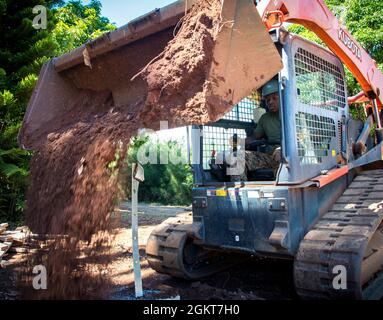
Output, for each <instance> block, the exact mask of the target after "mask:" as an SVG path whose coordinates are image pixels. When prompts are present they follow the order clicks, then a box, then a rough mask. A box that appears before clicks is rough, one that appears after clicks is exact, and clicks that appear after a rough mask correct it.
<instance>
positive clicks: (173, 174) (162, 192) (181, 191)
mask: <svg viewBox="0 0 383 320" xmlns="http://www.w3.org/2000/svg"><path fill="white" fill-rule="evenodd" d="M144 145H145V146H146V148H145V150H154V152H155V154H156V159H157V161H158V159H160V149H161V150H168V151H169V153H170V152H181V153H183V159H186V155H185V151H186V150H185V149H184V148H181V146H180V144H179V143H177V142H176V141H168V142H159V143H157V141H155V140H151V139H150V138H149V136H143V137H135V138H134V139H133V142H132V144H131V146H130V148H129V151H128V158H127V161H128V164H129V166H128V168H127V174H126V176H127V180H128V182H129V183H128V187H127V190H126V194H127V197H128V198H130V180H131V165H130V164H131V163H133V162H137V152H138V149H139V148H140V147H142V146H144ZM158 162H159V161H158ZM144 170H145V181H144V182H143V184H142V188H141V189H140V192H139V200H140V201H144V202H148V203H161V204H166V205H190V203H191V189H192V185H193V174H192V171H191V168H190V166H189V165H188V164H182V163H180V164H172V163H171V161H169V164H159V163H158V164H145V165H144Z"/></svg>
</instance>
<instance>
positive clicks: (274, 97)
mask: <svg viewBox="0 0 383 320" xmlns="http://www.w3.org/2000/svg"><path fill="white" fill-rule="evenodd" d="M265 100H266V104H267V106H268V108H269V111H270V112H278V111H279V94H278V92H275V93H272V94H269V95H267V96H266V97H265Z"/></svg>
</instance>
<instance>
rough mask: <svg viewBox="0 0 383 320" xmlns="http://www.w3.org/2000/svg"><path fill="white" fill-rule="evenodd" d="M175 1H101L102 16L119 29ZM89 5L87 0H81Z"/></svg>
mask: <svg viewBox="0 0 383 320" xmlns="http://www.w3.org/2000/svg"><path fill="white" fill-rule="evenodd" d="M174 1H175V0H101V3H102V15H103V16H105V17H107V18H109V20H110V21H111V22H114V23H116V25H117V27H121V26H123V25H124V24H126V23H128V22H129V21H130V20H132V19H134V18H137V17H139V16H141V15H143V14H145V13H148V12H150V11H152V10H154V9H156V8H162V7H164V6H166V5H168V4H170V3H172V2H174ZM83 3H84V4H86V3H89V0H83Z"/></svg>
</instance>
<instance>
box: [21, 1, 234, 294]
mask: <svg viewBox="0 0 383 320" xmlns="http://www.w3.org/2000/svg"><path fill="white" fill-rule="evenodd" d="M220 8H221V7H220V1H219V0H214V1H210V2H208V1H205V0H201V1H199V2H198V3H197V4H196V5H195V7H193V9H192V10H191V12H190V13H189V14H188V15H187V16H185V17H184V19H183V24H182V27H181V30H180V31H179V33H178V34H177V36H176V37H175V39H173V40H172V41H170V42H169V44H168V46H167V47H166V48H165V50H164V52H163V54H162V55H161V57H159V60H157V61H156V62H154V63H153V64H152V65H150V66H149V67H148V68H147V69H146V71H145V72H143V73H142V75H140V76H141V77H142V79H143V80H144V81H146V82H147V86H148V94H147V97H146V100H145V101H144V102H140V101H142V97H141V96H140V97H138V96H137V97H136V102H132V104H131V105H129V106H124V107H123V108H121V107H120V108H115V106H114V105H113V100H112V99H103V100H102V101H100V103H101V104H102V107H98V106H93V108H92V110H105V107H106V108H107V109H109V112H106V113H99V114H97V115H95V116H93V117H90V118H87V119H83V121H81V122H78V123H76V124H74V125H72V126H71V127H69V128H66V129H65V131H63V130H61V131H57V132H55V133H51V134H50V135H49V136H48V138H47V141H46V143H45V144H44V145H42V146H41V148H40V149H39V150H38V152H36V154H35V155H34V157H33V159H32V162H31V178H30V187H29V191H28V196H27V211H26V219H27V224H28V225H29V227H30V228H31V230H32V231H33V232H35V233H38V234H42V235H54V237H50V238H49V241H45V242H43V244H42V245H41V249H42V250H39V251H38V254H36V255H34V256H32V257H29V259H28V263H27V264H26V266H25V272H24V273H23V275H24V276H23V277H21V284H22V285H23V286H24V288H25V290H24V297H28V298H33V299H34V298H45V299H60V298H66V299H76V298H103V297H104V296H105V294H107V292H108V290H107V288H108V287H109V285H110V279H108V277H107V276H104V274H103V270H104V268H105V266H106V265H107V262H108V261H107V259H105V257H107V256H108V252H109V251H110V241H111V239H110V237H111V233H110V232H109V233H107V232H105V231H108V230H110V229H111V228H112V226H113V225H112V221H114V222H116V221H118V219H111V212H112V210H113V208H114V207H115V205H116V201H117V200H118V198H119V197H120V196H121V190H123V189H124V188H123V183H122V181H123V180H124V179H123V175H122V172H123V168H124V165H125V164H126V161H125V155H126V151H127V148H128V145H129V143H130V139H131V137H132V136H134V135H136V133H137V130H138V129H139V128H142V127H147V128H152V129H158V128H159V120H168V121H169V124H170V127H174V126H180V125H185V124H192V123H193V124H198V123H207V122H210V121H215V120H217V118H219V117H221V116H222V115H223V114H224V113H225V112H226V111H227V110H228V109H229V108H230V104H229V103H227V102H223V101H218V102H217V101H214V103H215V104H214V105H215V108H214V107H212V102H213V100H212V99H213V98H212V97H209V95H208V94H207V93H208V91H209V83H208V81H206V77H207V74H208V72H209V66H210V65H211V63H214V62H213V61H212V48H213V45H214V39H215V36H216V32H217V30H219V28H218V26H219V23H220ZM132 101H134V99H133V98H132ZM81 107H82V106H80V108H81ZM217 107H221V108H220V109H217ZM68 109H69V110H72V109H73V106H68ZM217 110H219V112H217ZM125 180H126V179H125ZM121 186H122V187H121ZM57 235H61V236H57ZM62 235H65V236H62ZM37 264H43V265H44V266H46V268H47V276H48V290H43V291H38V292H36V291H35V290H30V287H31V286H30V281H31V277H30V275H31V274H32V273H31V268H32V267H33V266H34V265H37ZM94 268H96V269H97V270H94Z"/></svg>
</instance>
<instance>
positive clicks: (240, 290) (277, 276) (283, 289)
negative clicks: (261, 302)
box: [0, 203, 298, 300]
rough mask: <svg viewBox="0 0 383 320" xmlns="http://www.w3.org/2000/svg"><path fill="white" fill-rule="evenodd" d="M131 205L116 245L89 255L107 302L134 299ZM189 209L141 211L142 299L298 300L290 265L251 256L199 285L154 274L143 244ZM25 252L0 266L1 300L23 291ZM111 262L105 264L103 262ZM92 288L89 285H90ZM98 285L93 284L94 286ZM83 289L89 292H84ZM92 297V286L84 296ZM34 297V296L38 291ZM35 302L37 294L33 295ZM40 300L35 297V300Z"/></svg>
mask: <svg viewBox="0 0 383 320" xmlns="http://www.w3.org/2000/svg"><path fill="white" fill-rule="evenodd" d="M129 207H130V204H129V203H124V205H123V206H121V208H123V209H124V213H123V215H122V217H121V223H120V227H118V228H116V229H114V230H113V231H112V239H113V241H112V242H111V244H110V250H108V252H104V255H101V254H100V252H99V256H98V259H99V261H101V262H102V263H101V264H98V262H97V261H91V260H90V259H89V257H87V258H86V259H87V262H88V264H90V263H92V264H93V268H92V269H89V270H88V272H87V274H88V276H89V277H97V276H98V277H103V278H107V279H108V285H109V290H108V291H107V292H106V294H105V296H104V297H105V298H107V299H117V300H134V299H135V297H134V276H133V257H132V244H131V228H130V221H131V215H130V209H129ZM186 209H187V208H176V207H163V206H154V205H142V206H140V208H139V226H140V228H139V236H138V238H139V248H140V256H141V268H142V277H143V288H144V297H143V299H170V298H176V297H178V298H179V299H182V300H184V299H198V300H211V299H214V300H217V299H218V300H219V299H225V300H227V299H236V300H237V299H245V300H257V299H267V300H280V299H282V300H286V299H287V300H291V299H298V298H297V295H296V294H295V292H294V284H293V276H292V275H293V270H292V262H290V261H269V260H260V259H255V258H250V259H249V260H246V261H245V262H244V263H242V264H240V265H238V266H234V267H231V268H230V269H227V270H224V271H222V272H219V273H217V274H216V275H214V276H211V277H209V278H207V279H203V280H200V281H194V282H193V281H186V280H182V279H177V278H172V277H170V276H167V275H163V274H159V273H157V272H155V271H154V270H152V269H151V268H150V266H149V265H148V262H147V261H146V254H145V244H146V242H147V240H148V237H149V235H150V233H151V231H152V230H153V229H154V228H155V226H156V225H157V224H159V223H161V222H162V221H164V220H165V219H167V218H169V217H170V216H175V215H177V214H178V213H181V214H182V213H184V212H185V210H186ZM87 249H88V246H87V245H86V244H84V245H82V246H81V251H82V253H81V254H82V257H85V253H87V252H86V250H87ZM24 258H25V256H24V255H23V254H14V253H9V254H8V256H7V257H6V261H7V263H8V264H9V265H8V266H7V267H6V268H5V269H1V268H0V288H1V289H0V300H4V299H11V300H13V299H18V298H20V297H21V296H20V291H19V290H18V288H17V287H16V282H15V274H17V272H18V271H19V270H20V267H21V266H22V261H23V259H24ZM105 261H106V262H107V265H106V263H105ZM88 284H91V283H88ZM93 286H94V284H93ZM84 290H85V289H84ZM85 293H86V294H87V297H90V296H91V294H92V292H91V290H90V287H88V288H87V292H84V293H83V296H82V297H84V296H85ZM35 295H36V293H35ZM32 298H33V296H32ZM34 298H36V296H34Z"/></svg>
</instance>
